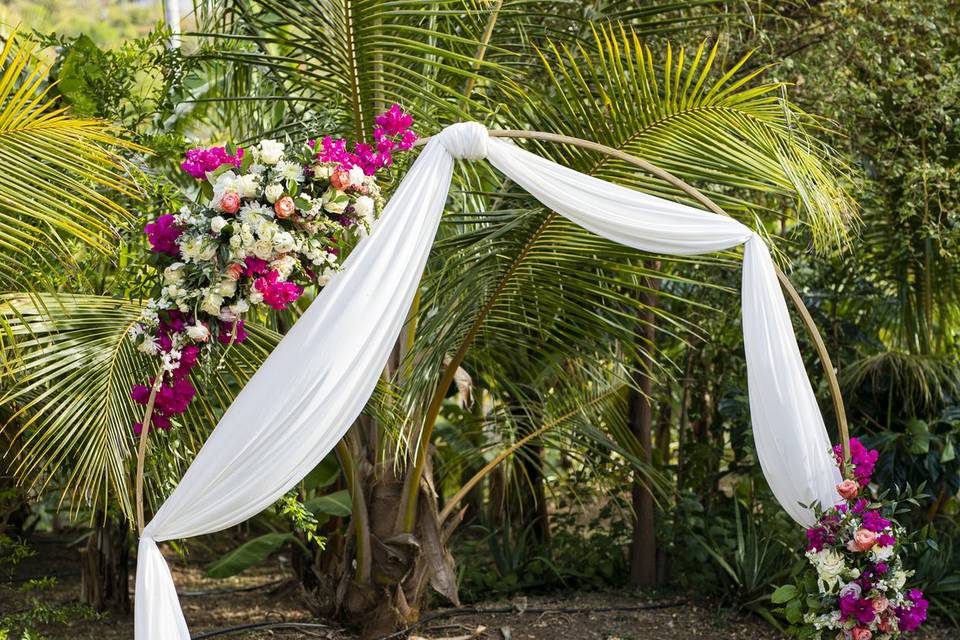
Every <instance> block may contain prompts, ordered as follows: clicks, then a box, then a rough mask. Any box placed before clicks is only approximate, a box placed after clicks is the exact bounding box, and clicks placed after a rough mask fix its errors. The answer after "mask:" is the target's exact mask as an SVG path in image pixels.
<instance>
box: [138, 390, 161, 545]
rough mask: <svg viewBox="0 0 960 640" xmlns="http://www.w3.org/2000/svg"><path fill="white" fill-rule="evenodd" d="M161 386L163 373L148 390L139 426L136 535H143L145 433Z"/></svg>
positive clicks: (148, 428) (148, 429) (148, 427)
mask: <svg viewBox="0 0 960 640" xmlns="http://www.w3.org/2000/svg"><path fill="white" fill-rule="evenodd" d="M161 384H163V372H162V371H161V372H160V373H159V374H158V375H157V379H156V380H155V381H154V383H153V387H152V388H151V389H150V397H149V398H147V408H146V409H145V410H144V412H143V422H142V423H141V426H140V442H139V444H138V446H137V476H136V482H137V488H136V496H137V498H136V500H137V534H138V535H143V527H144V521H143V466H144V462H145V461H146V459H147V432H149V431H150V420H151V419H152V418H153V405H154V403H155V402H156V400H157V392H159V391H160V385H161Z"/></svg>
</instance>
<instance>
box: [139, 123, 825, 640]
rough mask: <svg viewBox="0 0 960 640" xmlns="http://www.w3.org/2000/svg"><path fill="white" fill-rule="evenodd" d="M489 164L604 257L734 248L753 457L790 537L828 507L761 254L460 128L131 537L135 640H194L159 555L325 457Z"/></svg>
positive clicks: (812, 423)
mask: <svg viewBox="0 0 960 640" xmlns="http://www.w3.org/2000/svg"><path fill="white" fill-rule="evenodd" d="M483 158H486V159H488V160H489V161H490V162H491V163H492V164H493V165H494V166H495V167H496V168H497V169H499V170H500V171H502V172H503V173H504V174H505V175H506V176H507V177H509V178H511V179H512V180H513V181H514V182H516V183H517V184H519V185H521V186H523V187H524V188H525V189H527V190H528V191H529V192H530V193H531V194H533V195H534V196H535V197H536V198H537V199H538V200H540V201H541V202H543V203H544V204H545V205H546V206H548V207H549V208H551V209H553V210H554V211H556V212H558V213H560V214H562V215H564V216H566V217H567V218H569V219H570V220H572V221H573V222H575V223H577V224H579V225H581V226H583V227H584V228H586V229H588V230H590V231H592V232H594V233H596V234H598V235H600V236H603V237H605V238H608V239H610V240H613V241H614V242H618V243H621V244H624V245H628V246H631V247H635V248H637V249H641V250H644V251H648V252H651V253H658V254H669V255H690V254H701V253H709V252H713V251H718V250H722V249H729V248H731V247H735V246H737V245H740V244H744V245H745V249H744V268H743V292H742V296H743V334H744V344H745V351H746V359H747V369H748V383H749V395H750V411H751V414H752V421H753V430H754V438H755V441H756V448H757V452H758V455H759V458H760V464H761V466H762V468H763V472H764V475H765V476H766V478H767V480H768V482H769V483H770V486H771V488H772V489H773V492H774V494H775V495H776V497H777V499H778V500H779V501H780V504H781V505H783V508H784V509H786V511H787V512H788V513H789V514H790V515H791V516H792V517H793V518H794V519H795V520H796V521H797V522H799V523H800V524H803V525H809V524H811V523H812V521H813V517H812V513H811V511H810V510H809V509H807V508H805V507H803V506H802V505H808V504H812V503H814V502H820V503H821V504H823V505H827V504H831V505H832V504H833V503H834V502H835V501H836V500H837V496H836V491H835V485H836V483H837V482H839V481H840V476H839V471H838V470H837V467H836V465H835V463H834V461H833V459H832V456H831V455H830V453H829V450H830V441H829V439H828V437H827V432H826V429H825V427H824V423H823V418H822V417H821V415H820V411H819V409H818V407H817V404H816V400H815V398H814V395H813V390H812V388H811V386H810V382H809V380H808V379H807V375H806V372H805V370H804V366H803V361H802V359H801V357H800V351H799V349H798V347H797V343H796V338H795V336H794V333H793V328H792V325H791V323H790V318H789V315H788V313H787V306H786V303H785V301H784V298H783V294H782V292H781V291H780V287H779V284H778V282H777V277H776V273H775V270H774V266H773V262H772V261H771V258H770V254H769V252H768V250H767V247H766V245H765V244H764V242H763V240H762V239H761V238H760V237H759V236H757V235H756V234H755V233H753V232H752V231H751V230H750V229H748V228H747V227H745V226H744V225H742V224H740V223H739V222H737V221H735V220H733V219H731V218H726V217H724V216H720V215H716V214H713V213H708V212H705V211H701V210H699V209H694V208H692V207H689V206H686V205H682V204H677V203H674V202H670V201H668V200H663V199H661V198H656V197H654V196H650V195H646V194H643V193H639V192H637V191H633V190H631V189H627V188H624V187H620V186H617V185H613V184H610V183H608V182H604V181H602V180H598V179H596V178H592V177H590V176H586V175H583V174H581V173H578V172H576V171H573V170H571V169H568V168H565V167H562V166H560V165H558V164H556V163H554V162H551V161H549V160H546V159H544V158H541V157H539V156H536V155H534V154H531V153H529V152H527V151H524V150H522V149H520V148H519V147H517V146H515V145H513V144H511V143H508V142H505V141H503V140H498V139H495V138H490V137H489V136H488V135H487V130H486V129H485V128H484V127H483V126H482V125H479V124H476V123H461V124H456V125H453V126H451V127H448V128H447V129H445V130H443V131H442V132H441V133H440V134H438V135H437V136H435V137H434V138H433V139H432V140H430V141H429V142H428V144H427V145H426V147H425V148H424V150H423V151H422V152H421V154H420V157H419V158H418V159H417V160H416V162H415V163H414V165H413V167H412V168H411V169H410V171H409V173H408V174H407V176H406V177H405V178H404V179H403V182H402V183H401V184H400V186H399V188H398V189H397V191H396V193H395V194H394V195H393V197H392V198H391V199H390V202H389V204H388V205H387V207H386V209H385V211H384V212H383V215H382V216H381V218H380V220H378V221H377V222H376V223H375V225H374V229H373V232H372V233H371V235H370V237H368V238H366V239H364V240H363V241H361V242H360V243H359V245H358V246H357V247H356V249H355V250H354V251H353V252H352V253H351V254H350V256H349V257H348V258H347V260H346V261H345V264H344V270H343V271H342V272H340V273H338V274H337V275H335V276H334V277H333V279H332V280H331V282H330V284H329V285H328V286H327V287H326V288H324V289H323V291H321V293H320V295H319V296H318V297H317V299H316V300H315V301H314V302H313V304H312V305H311V306H310V308H309V309H308V310H307V312H306V313H305V314H304V315H303V317H301V318H300V320H299V321H298V322H297V323H296V324H295V325H294V327H293V328H292V329H291V330H290V332H289V333H288V334H287V335H286V336H285V337H284V338H283V340H282V341H281V342H280V344H279V345H278V346H277V348H276V349H275V350H274V351H273V353H271V354H270V356H269V357H268V358H267V360H266V361H265V362H264V364H263V366H262V367H261V368H260V370H259V371H257V373H256V374H255V375H254V376H253V378H251V380H250V382H249V383H248V384H247V386H246V387H245V388H244V389H243V390H242V391H241V392H240V394H239V395H238V396H237V398H236V400H235V401H234V402H233V404H232V405H231V406H230V408H229V409H228V410H227V412H226V413H225V414H224V415H223V418H222V419H221V420H220V422H219V424H218V425H217V427H216V428H215V429H214V431H213V433H212V434H211V435H210V438H209V439H208V440H207V442H206V444H204V446H203V448H202V449H201V450H200V453H199V454H198V455H197V458H196V459H195V460H194V461H193V464H192V465H191V466H190V468H189V469H188V470H187V472H186V474H185V475H184V477H183V479H182V480H181V481H180V484H179V485H178V486H177V488H176V489H175V490H174V492H173V493H172V494H171V495H170V497H169V498H168V499H167V501H166V502H165V503H164V504H163V506H162V507H161V508H160V510H159V511H157V513H156V515H155V516H154V518H153V520H152V521H151V522H150V523H149V524H148V525H147V527H146V528H145V529H144V531H143V535H142V536H141V538H140V546H139V555H138V567H137V583H136V595H137V597H136V638H137V639H138V640H171V639H173V638H176V639H178V640H189V638H190V634H189V631H188V630H187V625H186V622H185V621H184V618H183V613H182V612H181V610H180V604H179V602H178V600H177V593H176V588H175V586H174V583H173V579H172V577H171V575H170V571H169V569H168V567H167V565H166V562H165V560H164V558H163V556H162V555H161V553H160V550H159V549H158V548H157V544H156V543H157V542H158V541H162V540H171V539H177V538H188V537H192V536H198V535H202V534H207V533H213V532H215V531H219V530H221V529H225V528H227V527H230V526H233V525H235V524H237V523H239V522H242V521H244V520H246V519H248V518H250V517H251V516H253V515H255V514H257V513H259V512H260V511H262V510H263V509H265V508H266V507H267V506H269V505H270V504H272V503H273V502H275V501H276V500H277V499H278V498H280V496H282V495H283V494H284V493H285V492H287V491H288V490H289V489H290V488H292V487H293V486H294V485H295V484H296V483H297V482H299V481H300V479H302V478H303V477H304V476H305V475H306V474H307V473H308V472H309V471H310V470H311V469H312V468H313V467H314V466H315V465H316V464H318V463H319V462H320V460H322V459H323V458H324V456H326V455H327V453H329V452H330V451H331V449H333V447H334V446H335V445H336V443H337V442H338V441H339V440H340V438H341V437H342V436H343V434H344V433H345V432H346V430H347V429H348V428H349V426H350V425H351V423H352V422H353V421H354V419H355V418H356V417H357V416H358V415H359V414H360V412H361V410H362V409H363V407H364V404H365V403H366V402H367V400H368V399H369V397H370V395H371V394H372V393H373V390H374V387H375V386H376V383H377V379H378V377H379V375H380V372H381V370H382V368H383V366H384V364H385V363H386V361H387V358H388V357H389V353H390V350H391V349H392V347H393V344H394V342H395V340H396V338H397V336H398V335H399V333H400V329H401V326H402V324H403V322H404V319H405V317H406V314H407V312H408V310H409V308H410V305H411V303H412V300H413V297H414V294H415V292H416V289H417V286H418V283H419V281H420V277H421V274H422V272H423V269H424V265H425V263H426V260H427V256H428V254H429V252H430V246H431V244H432V243H433V239H434V236H435V234H436V231H437V227H438V225H439V223H440V217H441V214H442V212H443V208H444V203H445V201H446V199H447V192H448V190H449V187H450V178H451V175H452V172H453V165H454V160H455V159H467V160H481V159H483Z"/></svg>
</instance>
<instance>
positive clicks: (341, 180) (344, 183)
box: [330, 171, 350, 191]
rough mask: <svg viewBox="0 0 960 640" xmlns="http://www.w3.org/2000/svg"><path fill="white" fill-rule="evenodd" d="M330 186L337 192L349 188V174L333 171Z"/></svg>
mask: <svg viewBox="0 0 960 640" xmlns="http://www.w3.org/2000/svg"><path fill="white" fill-rule="evenodd" d="M330 184H331V185H333V188H334V189H336V190H337V191H343V190H344V189H346V188H347V187H349V186H350V174H349V173H347V172H346V171H334V172H333V175H331V176H330Z"/></svg>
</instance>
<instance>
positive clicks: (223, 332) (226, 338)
mask: <svg viewBox="0 0 960 640" xmlns="http://www.w3.org/2000/svg"><path fill="white" fill-rule="evenodd" d="M233 331H234V327H233V323H232V322H225V321H223V320H221V321H220V333H219V334H218V335H217V340H219V341H220V344H230V338H231V337H232V336H233ZM236 331H237V337H236V339H235V340H234V341H233V342H234V343H235V344H240V343H241V342H243V341H244V340H246V339H247V332H246V331H244V330H243V320H237V327H236Z"/></svg>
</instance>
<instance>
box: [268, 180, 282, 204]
mask: <svg viewBox="0 0 960 640" xmlns="http://www.w3.org/2000/svg"><path fill="white" fill-rule="evenodd" d="M283 191H284V189H283V185H282V184H277V183H276V182H274V183H272V184H268V185H267V188H266V189H264V190H263V197H264V198H266V199H267V202H269V203H271V204H272V203H274V202H276V201H277V200H279V199H280V196H282V195H283Z"/></svg>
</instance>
